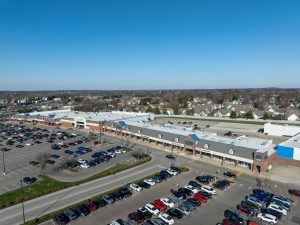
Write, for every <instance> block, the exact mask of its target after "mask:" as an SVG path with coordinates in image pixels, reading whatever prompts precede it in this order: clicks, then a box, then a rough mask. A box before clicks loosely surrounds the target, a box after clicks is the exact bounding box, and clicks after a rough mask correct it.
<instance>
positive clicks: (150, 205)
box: [145, 203, 159, 215]
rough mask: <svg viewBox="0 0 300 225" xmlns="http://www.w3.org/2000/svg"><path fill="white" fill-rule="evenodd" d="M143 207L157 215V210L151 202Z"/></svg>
mask: <svg viewBox="0 0 300 225" xmlns="http://www.w3.org/2000/svg"><path fill="white" fill-rule="evenodd" d="M145 209H147V210H148V211H149V212H150V213H152V214H154V215H158V213H159V210H158V208H156V207H155V206H154V205H153V204H152V203H148V204H146V205H145Z"/></svg>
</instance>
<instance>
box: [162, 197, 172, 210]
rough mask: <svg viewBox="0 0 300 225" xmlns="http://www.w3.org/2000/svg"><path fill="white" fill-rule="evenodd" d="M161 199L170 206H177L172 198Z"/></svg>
mask: <svg viewBox="0 0 300 225" xmlns="http://www.w3.org/2000/svg"><path fill="white" fill-rule="evenodd" d="M160 200H161V201H162V203H164V204H165V205H166V206H168V207H169V208H173V207H174V206H175V204H174V202H173V201H172V200H171V199H170V198H161V199H160Z"/></svg>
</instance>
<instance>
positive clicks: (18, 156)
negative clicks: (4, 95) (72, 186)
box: [0, 126, 134, 194]
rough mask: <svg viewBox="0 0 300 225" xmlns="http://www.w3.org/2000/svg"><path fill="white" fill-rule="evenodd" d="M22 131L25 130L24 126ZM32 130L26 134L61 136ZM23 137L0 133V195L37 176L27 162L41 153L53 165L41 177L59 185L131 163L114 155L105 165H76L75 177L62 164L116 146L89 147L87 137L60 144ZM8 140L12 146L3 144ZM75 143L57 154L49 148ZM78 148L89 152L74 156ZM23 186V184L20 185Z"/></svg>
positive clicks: (36, 170) (37, 171)
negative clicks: (50, 179) (23, 180)
mask: <svg viewBox="0 0 300 225" xmlns="http://www.w3.org/2000/svg"><path fill="white" fill-rule="evenodd" d="M28 127H29V126H28ZM25 128H27V126H26V127H25ZM36 128H37V129H36V130H33V131H28V132H30V133H32V135H33V136H34V135H36V134H38V133H39V134H43V135H44V134H48V135H49V134H51V133H60V132H62V131H61V130H59V129H51V128H49V129H45V128H40V127H36ZM18 129H20V127H15V130H18ZM11 130H14V129H11ZM28 132H27V133H28ZM67 133H68V134H71V133H76V132H74V131H68V132H67ZM23 135H24V133H22V134H14V133H13V134H10V135H7V133H5V132H2V133H1V136H0V139H1V140H2V141H1V143H0V144H1V146H0V148H1V149H3V148H5V149H6V151H4V152H2V151H1V152H0V153H1V154H0V155H1V156H0V157H1V160H0V161H1V163H0V170H1V173H0V194H1V193H5V192H8V191H12V190H14V189H17V188H19V187H20V185H21V183H20V179H23V178H24V177H38V175H40V174H41V168H40V165H37V166H34V165H30V164H29V162H31V161H35V162H37V161H38V160H37V158H38V156H39V155H41V154H42V153H48V154H49V155H52V156H53V157H50V158H49V160H51V161H52V162H54V163H53V164H50V163H51V162H50V163H47V166H46V168H45V174H47V175H49V176H51V177H53V178H55V179H58V180H62V181H74V180H80V179H83V178H86V177H88V176H92V175H93V174H96V173H99V172H100V171H102V170H104V169H106V168H108V167H111V166H112V165H115V164H116V163H126V162H130V161H133V160H134V159H133V158H132V157H130V154H129V153H128V154H122V156H119V155H118V156H117V155H116V157H113V158H110V159H109V160H106V161H105V162H102V163H100V164H99V165H95V164H93V165H92V166H91V167H89V168H82V167H81V166H80V165H77V167H76V173H70V172H67V171H65V170H62V169H61V168H62V165H65V164H66V162H69V161H77V160H78V159H79V158H81V159H84V160H88V161H90V160H92V159H93V158H92V157H91V156H92V154H93V153H95V152H100V151H106V150H108V149H111V148H114V147H116V146H117V145H116V144H115V143H113V142H112V141H110V142H107V143H106V144H103V145H102V147H101V146H100V145H94V144H92V142H93V141H89V140H88V139H87V138H88V135H87V134H86V135H84V134H81V135H77V136H74V137H72V138H68V139H66V140H60V139H59V138H58V137H59V136H57V137H56V138H55V139H54V138H53V142H52V143H49V142H47V141H48V140H49V137H44V136H42V137H41V138H38V139H36V138H31V136H29V137H28V138H25V137H23ZM17 137H18V138H17ZM9 140H13V143H12V144H10V145H8V144H7V142H8V141H9ZM80 140H81V141H80ZM82 140H85V141H82ZM37 141H38V142H37ZM77 141H79V142H78V144H73V145H69V146H68V147H65V148H63V147H61V148H60V149H59V150H54V149H52V148H51V146H52V145H53V144H58V143H71V142H72V143H74V142H75V143H77ZM29 144H30V145H29ZM18 145H19V146H18ZM17 146H18V147H17ZM82 147H84V148H88V149H91V150H92V151H91V152H88V153H85V154H82V155H76V154H75V153H76V150H77V149H78V148H82ZM7 149H9V150H7ZM66 150H70V151H73V152H74V154H66V153H65V151H66ZM3 156H4V161H5V172H6V174H3V173H2V172H3V171H4V167H3V159H2V157H3ZM74 156H76V157H74ZM23 185H26V184H25V183H23Z"/></svg>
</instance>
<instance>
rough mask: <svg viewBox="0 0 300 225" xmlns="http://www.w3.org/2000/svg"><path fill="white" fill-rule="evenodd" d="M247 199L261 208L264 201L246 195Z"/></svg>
mask: <svg viewBox="0 0 300 225" xmlns="http://www.w3.org/2000/svg"><path fill="white" fill-rule="evenodd" d="M246 201H248V202H251V203H253V204H255V205H257V206H259V207H260V208H261V207H262V206H263V203H262V202H261V201H260V200H259V199H257V198H256V197H253V196H246Z"/></svg>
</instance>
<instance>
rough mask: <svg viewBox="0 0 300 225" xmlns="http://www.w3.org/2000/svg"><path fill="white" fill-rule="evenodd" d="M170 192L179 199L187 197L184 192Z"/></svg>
mask: <svg viewBox="0 0 300 225" xmlns="http://www.w3.org/2000/svg"><path fill="white" fill-rule="evenodd" d="M172 194H173V195H174V196H175V197H176V198H178V199H181V200H184V199H186V198H187V196H186V194H184V193H182V192H179V191H173V192H172Z"/></svg>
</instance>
